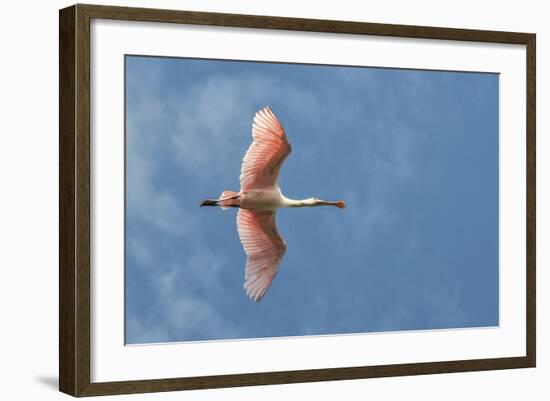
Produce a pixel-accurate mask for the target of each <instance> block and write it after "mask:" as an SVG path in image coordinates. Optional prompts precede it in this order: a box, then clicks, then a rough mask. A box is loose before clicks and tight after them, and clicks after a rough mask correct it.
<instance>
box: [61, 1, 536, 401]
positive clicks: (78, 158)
mask: <svg viewBox="0 0 550 401" xmlns="http://www.w3.org/2000/svg"><path fill="white" fill-rule="evenodd" d="M95 18H97V19H109V20H126V21H142V22H163V23H173V24H192V25H203V26H222V27H240V28H257V29H275V30H287V31H308V32H323V33H341V34H354V35H374V36H389V37H401V38H417V39H440V40H448V41H470V42H488V43H504V44H518V45H524V46H526V55H527V57H526V60H525V63H526V72H527V73H526V80H527V81H526V89H527V93H526V99H527V105H526V117H527V118H526V121H525V124H526V133H527V135H526V138H525V141H526V149H527V154H526V160H527V166H526V171H527V176H526V188H527V191H526V193H525V197H526V205H527V207H526V260H525V277H526V311H525V313H526V326H525V333H526V334H525V339H526V355H525V356H521V357H502V358H490V359H468V360H452V361H438V362H427V363H406V364H395V365H378V366H353V367H338V368H336V367H335V368H326V369H325V368H324V369H313V370H293V371H276V372H255V373H243V374H227V375H216V376H199V377H179V378H164V379H152V380H131V381H116V382H91V379H90V364H91V352H90V346H91V335H90V325H91V323H90V318H91V316H90V296H91V285H92V283H91V280H90V268H91V266H90V213H91V205H90V199H91V197H90V175H91V164H90V121H91V118H90V114H91V112H90V85H91V83H90V68H91V66H90V21H91V20H92V19H95ZM59 29H60V35H59V50H60V53H59V61H60V64H59V94H60V102H59V129H60V141H59V151H60V164H59V183H60V185H59V226H60V234H59V257H60V264H59V389H60V391H62V392H64V393H67V394H70V395H73V396H95V395H106V394H123V393H144V392H156V391H174V390H188V389H206V388H220V387H235V386H250V385H266V384H280V383H298V382H315V381H325V380H347V379H363V378H374V377H389V376H401V375H421V374H434V373H448V372H466V371H481V370H493V369H511V368H526V367H534V366H535V363H536V317H535V316H536V315H535V307H536V306H535V299H536V295H535V287H536V286H535V284H536V278H535V215H536V211H535V209H536V203H535V202H536V201H535V194H536V192H535V191H536V181H535V158H536V154H535V120H536V109H535V65H536V62H535V47H536V45H535V43H536V36H535V34H531V33H515V32H495V31H483V30H468V29H450V28H435V27H422V26H404V25H389V24H373V23H363V22H349V21H329V20H314V19H301V18H284V17H268V16H253V15H237V14H220V13H203V12H192V11H175V10H157V9H143V8H126V7H110V6H96V5H81V4H78V5H74V6H72V7H68V8H65V9H62V10H60V14H59Z"/></svg>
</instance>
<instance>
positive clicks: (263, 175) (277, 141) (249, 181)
mask: <svg viewBox="0 0 550 401" xmlns="http://www.w3.org/2000/svg"><path fill="white" fill-rule="evenodd" d="M252 138H253V141H252V144H251V145H250V147H249V148H248V150H247V152H246V154H245V155H244V158H243V162H242V165H241V176H240V181H241V192H245V191H248V190H250V189H261V188H270V187H274V186H276V185H278V178H279V171H280V169H281V165H282V164H283V162H284V161H285V159H286V158H287V156H288V155H289V154H290V151H291V147H290V144H289V143H288V141H287V138H286V134H285V131H284V129H283V127H282V126H281V124H280V123H279V120H277V117H275V114H273V111H271V109H270V108H269V107H265V108H264V109H262V110H260V111H259V112H257V113H256V115H255V116H254V120H253V122H252Z"/></svg>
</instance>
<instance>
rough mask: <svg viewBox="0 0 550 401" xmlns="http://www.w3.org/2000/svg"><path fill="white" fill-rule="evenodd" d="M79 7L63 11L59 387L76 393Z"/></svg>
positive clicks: (70, 392) (60, 18) (60, 16)
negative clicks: (76, 72) (76, 113)
mask: <svg viewBox="0 0 550 401" xmlns="http://www.w3.org/2000/svg"><path fill="white" fill-rule="evenodd" d="M75 25H76V23H75V7H71V8H68V9H65V10H62V11H61V12H60V13H59V389H60V390H61V391H63V392H65V393H68V394H74V393H75V380H74V378H75V376H74V372H75V370H76V363H75V354H74V353H75V352H76V341H75V339H76V333H75V330H74V327H75V319H76V315H75V311H76V310H75V306H76V292H75V290H76V287H75V282H74V276H75V264H74V260H75V247H74V241H75V204H74V194H75V165H74V160H75V149H74V144H75V141H74V135H75V132H76V130H75V118H76V116H75V113H74V109H75V103H76V90H75V79H76V75H75V48H76V46H75V36H74V34H73V33H74V30H75Z"/></svg>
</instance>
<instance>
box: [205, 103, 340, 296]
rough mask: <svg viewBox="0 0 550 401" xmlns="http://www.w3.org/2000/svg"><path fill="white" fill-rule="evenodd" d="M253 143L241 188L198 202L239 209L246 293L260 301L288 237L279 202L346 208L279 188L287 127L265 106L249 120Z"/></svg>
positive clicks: (282, 204) (243, 168)
mask: <svg viewBox="0 0 550 401" xmlns="http://www.w3.org/2000/svg"><path fill="white" fill-rule="evenodd" d="M252 138H253V140H252V144H251V145H250V147H249V148H248V151H247V152H246V154H245V155H244V158H243V161H242V165H241V176H240V181H241V190H240V191H239V192H235V191H223V192H222V194H221V195H220V197H219V198H218V199H206V200H203V201H202V202H201V204H200V206H201V207H202V206H220V207H221V208H222V209H224V210H226V209H229V208H231V207H236V208H239V211H238V214H237V231H238V233H239V238H240V240H241V243H242V245H243V248H244V250H245V252H246V254H247V256H248V260H247V263H246V269H245V282H244V289H245V291H246V295H248V296H249V297H250V298H251V299H253V300H254V301H256V302H259V301H260V300H261V299H262V298H263V296H264V295H265V293H266V291H267V289H268V288H269V286H270V285H271V282H272V281H273V279H274V278H275V275H276V274H277V271H278V269H279V265H280V263H281V259H282V258H283V255H284V254H285V251H286V242H285V241H284V239H283V238H282V237H281V234H279V231H278V230H277V225H276V223H275V212H276V211H277V209H278V208H280V207H314V206H336V207H338V208H340V209H343V208H344V207H346V204H345V203H344V202H343V201H334V202H331V201H324V200H320V199H317V198H307V199H302V200H294V199H288V198H287V197H285V196H284V195H283V194H282V192H281V190H280V188H279V170H280V169H281V165H282V164H283V162H284V161H285V159H286V158H287V157H288V155H289V154H290V150H291V147H290V143H288V140H287V137H286V134H285V131H284V129H283V127H282V126H281V124H280V123H279V120H278V119H277V117H276V116H275V114H273V111H271V109H270V108H269V106H268V107H265V108H264V109H262V110H260V111H258V112H257V113H256V115H255V116H254V120H253V122H252Z"/></svg>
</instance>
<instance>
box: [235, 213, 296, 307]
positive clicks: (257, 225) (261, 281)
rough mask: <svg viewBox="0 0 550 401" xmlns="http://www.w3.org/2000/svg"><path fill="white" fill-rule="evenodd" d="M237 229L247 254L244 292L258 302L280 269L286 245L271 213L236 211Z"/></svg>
mask: <svg viewBox="0 0 550 401" xmlns="http://www.w3.org/2000/svg"><path fill="white" fill-rule="evenodd" d="M237 230H238V232H239V237H240V239H241V243H242V244H243V248H244V250H245V252H246V254H247V255H248V260H247V263H246V270H245V282H244V289H245V291H246V295H248V296H249V297H250V298H251V299H253V300H254V301H256V302H259V301H260V300H261V299H262V297H263V296H264V295H265V293H266V292H267V290H268V288H269V286H270V285H271V282H272V281H273V279H274V278H275V275H276V274H277V271H278V270H279V264H280V263H281V259H282V258H283V255H284V254H285V251H286V243H285V241H284V240H283V238H282V237H281V235H280V234H279V231H278V230H277V225H276V223H275V212H274V211H252V210H248V209H239V213H238V214H237Z"/></svg>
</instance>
